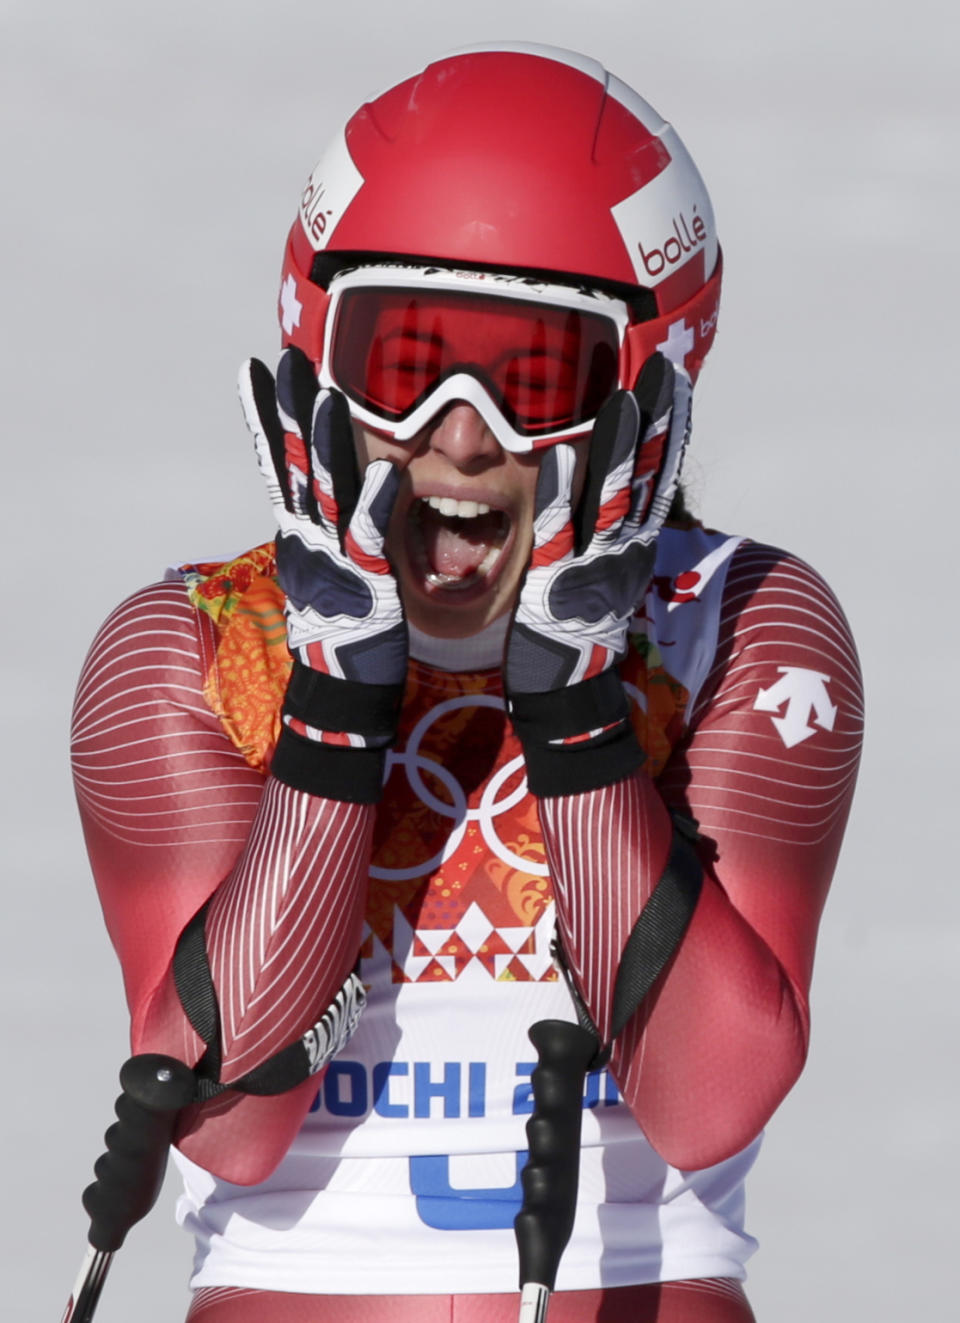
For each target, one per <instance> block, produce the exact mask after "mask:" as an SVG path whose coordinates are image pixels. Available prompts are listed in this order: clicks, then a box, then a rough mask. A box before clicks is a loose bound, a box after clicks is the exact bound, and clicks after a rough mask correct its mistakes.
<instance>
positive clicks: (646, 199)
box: [279, 44, 722, 386]
mask: <svg viewBox="0 0 960 1323" xmlns="http://www.w3.org/2000/svg"><path fill="white" fill-rule="evenodd" d="M398 261H399V262H403V263H413V264H416V265H419V266H421V267H422V266H425V265H427V264H437V265H439V266H441V267H446V268H464V269H467V270H471V269H472V270H479V271H493V272H497V271H499V272H513V273H517V272H519V273H528V274H531V275H536V276H538V277H540V278H542V279H544V280H548V281H551V282H555V283H559V284H566V285H573V286H586V287H591V288H596V289H598V290H600V291H606V292H608V293H613V294H615V295H616V296H618V297H619V298H621V299H626V300H627V303H628V306H629V307H630V308H631V309H632V310H633V316H632V317H631V320H630V324H629V325H628V326H627V327H626V331H625V334H623V336H622V337H621V339H622V343H621V345H620V350H619V360H620V361H619V385H621V386H631V385H633V384H634V382H635V380H636V377H637V374H638V372H639V370H640V367H641V366H642V364H643V363H644V361H645V360H646V359H647V358H648V357H649V356H650V354H651V353H653V352H654V351H655V350H657V349H659V350H660V351H661V352H662V353H664V354H665V355H666V357H668V358H669V359H670V360H671V361H672V362H674V363H676V364H678V365H680V366H682V367H684V368H685V369H686V371H687V372H688V373H689V374H690V376H691V378H692V379H694V380H695V379H696V376H697V373H698V372H699V370H700V366H701V364H702V362H703V359H704V357H705V355H706V353H707V351H708V350H709V348H710V345H711V343H712V341H713V337H714V333H715V329H716V321H717V308H718V304H719V298H720V279H721V265H722V263H721V256H720V249H719V245H718V242H717V237H716V228H715V224H714V217H713V209H712V207H711V204H710V199H709V196H708V194H707V191H706V188H705V186H704V184H703V181H702V179H701V177H700V174H699V172H698V171H697V168H696V166H695V165H694V163H693V161H692V160H691V158H690V156H689V154H688V152H687V150H686V148H685V147H684V146H683V144H682V142H681V141H680V139H679V137H678V136H677V134H676V132H675V131H674V129H673V128H672V127H671V126H670V125H669V124H668V123H666V122H665V121H664V120H663V119H662V118H661V117H660V116H659V115H658V114H657V112H656V111H655V110H654V109H653V108H652V107H651V106H650V105H649V104H648V103H647V102H646V101H644V100H643V99H642V98H641V97H640V96H639V95H638V94H637V93H636V92H634V91H633V90H632V89H631V88H629V87H627V86H626V84H624V83H623V82H621V81H620V80H619V79H618V78H615V77H614V76H613V75H611V74H609V73H607V71H606V70H605V69H604V68H603V67H602V66H601V65H600V64H598V63H597V62H596V61H594V60H592V59H589V58H588V57H586V56H582V55H578V54H575V53H574V52H571V51H565V50H559V49H556V48H553V47H548V46H540V45H532V44H499V45H495V46H472V47H468V48H466V49H464V50H461V51H457V52H454V53H453V54H451V55H448V56H445V57H443V58H441V59H439V60H436V61H434V62H433V63H431V64H429V65H427V67H426V68H425V69H423V70H422V71H421V72H420V73H418V74H416V75H415V76H414V77H412V78H409V79H407V80H405V81H404V82H402V83H399V84H398V85H397V86H395V87H392V88H390V89H389V90H388V91H386V92H384V93H382V94H381V95H380V96H378V97H376V98H375V99H374V100H372V101H370V102H368V103H366V104H365V105H363V106H361V108H360V109H359V110H358V111H357V112H356V114H355V115H353V116H352V118H351V119H350V120H349V121H348V122H347V124H346V127H345V129H344V130H343V131H342V132H341V133H339V134H338V135H337V136H336V137H335V138H334V140H333V141H332V142H331V143H330V145H329V147H328V148H327V150H326V152H325V153H324V155H323V157H322V158H321V160H320V163H319V164H318V165H317V167H316V169H315V170H314V171H313V173H312V175H311V176H310V178H309V180H308V181H307V184H306V187H305V188H304V190H303V193H302V195H301V198H300V206H299V210H298V214H297V218H296V220H295V221H294V223H293V226H292V228H291V230H290V235H289V238H288V241H287V247H286V252H285V256H284V264H283V273H282V278H281V287H280V296H279V316H280V323H281V328H282V332H283V343H284V345H289V344H293V345H296V346H297V347H299V348H300V349H302V350H303V351H304V352H305V353H306V354H307V356H308V357H309V358H310V359H311V360H312V361H313V362H314V363H315V364H316V365H317V367H318V370H319V368H320V365H321V363H322V361H323V356H324V324H325V320H326V315H327V310H328V305H329V293H328V291H327V288H326V286H327V284H328V283H329V281H330V278H331V276H332V275H333V273H334V272H335V271H337V270H338V269H343V268H349V267H353V266H370V265H375V264H383V263H385V262H398Z"/></svg>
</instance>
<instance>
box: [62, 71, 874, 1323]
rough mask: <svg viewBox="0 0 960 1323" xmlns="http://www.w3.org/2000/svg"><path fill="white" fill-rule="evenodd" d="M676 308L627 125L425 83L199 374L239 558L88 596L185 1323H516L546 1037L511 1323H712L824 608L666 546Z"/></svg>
mask: <svg viewBox="0 0 960 1323" xmlns="http://www.w3.org/2000/svg"><path fill="white" fill-rule="evenodd" d="M720 275H721V258H720V250H719V247H718V244H717V237H716V231H715V226H714V218H713V212H712V209H711V205H710V201H709V198H708V196H707V193H706V190H705V188H704V185H703V182H702V180H701V179H700V176H699V174H698V173H697V171H696V169H695V167H694V165H693V163H692V161H691V159H690V157H689V156H688V154H687V152H686V150H685V149H684V147H683V145H682V144H681V142H680V140H679V139H678V137H677V135H676V133H675V132H674V130H673V129H672V128H671V127H670V126H669V125H668V124H666V123H664V122H663V121H662V120H661V119H660V117H659V116H658V115H657V114H656V112H655V111H654V110H653V109H652V108H651V107H650V106H649V105H648V104H647V103H646V102H645V101H643V100H642V99H641V98H640V97H639V96H638V95H637V94H636V93H635V92H633V91H632V90H631V89H629V88H628V87H626V86H625V85H624V84H623V83H622V82H620V81H619V80H618V79H616V78H614V77H612V76H611V75H609V74H607V73H606V72H605V71H604V70H603V69H602V68H601V67H600V66H599V65H597V64H596V63H594V62H593V61H591V60H589V59H586V58H584V57H581V56H578V55H574V54H572V53H570V52H566V51H558V50H553V49H550V48H546V47H537V46H498V47H495V48H494V47H489V48H479V47H478V48H473V49H471V50H469V51H466V52H461V53H459V54H456V55H453V56H451V57H448V58H445V59H441V60H439V61H437V62H435V63H433V64H431V65H429V66H428V67H427V68H426V69H424V70H423V71H422V72H421V73H420V74H418V75H417V76H416V77H413V78H411V79H409V80H407V81H405V82H403V83H401V84H400V85H399V86H397V87H394V88H392V89H391V90H389V91H387V92H385V93H384V94H383V95H381V96H380V97H378V98H377V99H376V100H374V101H372V102H371V103H369V104H367V105H365V106H363V107H362V108H361V109H360V110H359V111H358V112H357V113H356V115H354V116H353V118H352V119H351V120H350V121H349V123H348V124H347V126H346V130H345V132H343V133H341V134H340V135H339V136H338V137H337V138H336V139H335V141H334V142H333V144H332V145H331V146H330V148H329V149H328V151H327V153H326V154H325V156H324V157H323V159H322V160H321V162H320V164H319V166H318V167H317V169H316V170H315V171H314V173H313V175H312V176H311V178H310V180H309V182H308V184H307V186H306V188H305V190H304V192H303V195H302V198H301V201H300V207H299V213H298V216H297V219H296V220H295V222H294V225H293V228H292V230H291V233H290V238H289V242H288V245H287V249H286V255H285V261H284V269H283V276H282V283H281V289H280V301H279V309H280V318H281V324H282V328H283V336H284V345H285V349H284V353H283V356H282V358H281V360H280V363H279V367H278V370H277V377H276V382H274V378H273V376H272V375H271V374H270V372H268V370H267V369H266V368H265V367H264V366H263V364H261V363H258V362H256V361H251V362H250V363H248V364H247V365H246V366H245V368H244V370H243V371H242V373H241V397H242V402H243V406H244V410H245V414H246V418H247V421H248V424H249V426H250V428H251V430H252V432H253V434H254V438H255V442H256V450H257V455H258V460H259V464H260V467H261V470H262V471H263V473H264V476H265V478H266V482H267V486H268V488H269V491H270V495H271V498H272V501H273V504H274V508H275V511H276V514H277V519H278V524H279V530H278V534H277V537H276V540H275V542H270V543H267V544H264V545H262V546H258V547H256V548H254V549H253V550H250V551H247V552H246V553H244V554H243V555H240V556H238V557H237V558H236V559H235V560H233V561H231V562H230V563H228V564H203V565H190V566H185V567H183V568H182V569H181V570H180V571H179V572H178V573H177V575H176V576H174V577H173V578H171V579H169V580H168V581H165V582H163V583H162V584H157V585H154V586H152V587H149V588H147V589H145V590H144V591H142V592H140V593H137V594H135V595H134V596H133V597H132V598H130V599H129V600H128V601H126V602H125V603H123V604H122V605H121V606H120V607H119V608H118V609H117V611H115V612H114V614H113V615H112V616H111V617H110V618H109V620H108V621H107V622H106V624H105V625H104V626H103V628H102V630H101V631H100V633H99V634H98V636H97V638H96V640H95V642H94V644H93V647H92V649H91V652H90V655H89V658H88V661H87V663H86V667H85V670H84V673H83V676H82V678H81V682H80V687H79V692H78V697H77V704H76V713H75V730H74V760H75V768H76V780H77V789H78V796H79V801H80V806H81V812H82V815H83V821H84V829H85V833H86V840H87V845H88V849H89V853H90V859H91V862H92V866H93V870H94V873H95V876H96V880H97V885H98V888H99V891H100V896H101V899H102V903H103V908H104V912H105V915H106V920H107V924H108V927H109V930H110V934H111V937H112V939H113V942H114V944H115V946H116V949H117V951H118V954H119V957H120V960H121V962H122V966H123V971H124V977H125V983H126V991H127V996H128V1000H129V1005H130V1010H131V1016H132V1039H133V1047H134V1051H135V1052H137V1053H146V1052H159V1053H163V1054H166V1055H168V1056H173V1057H176V1058H178V1059H179V1060H180V1061H182V1062H183V1063H185V1064H186V1065H187V1066H189V1067H190V1068H191V1069H192V1070H193V1071H194V1076H195V1079H196V1091H195V1094H194V1102H193V1103H192V1104H191V1105H190V1106H188V1107H187V1108H185V1109H184V1110H183V1111H182V1112H180V1114H179V1116H178V1119H177V1123H176V1132H175V1145H176V1149H175V1153H176V1161H177V1163H178V1165H179V1166H180V1168H181V1169H182V1173H183V1177H184V1182H185V1194H184V1196H183V1198H182V1199H181V1201H180V1206H179V1215H180V1219H181V1221H182V1222H183V1224H184V1225H185V1226H186V1227H187V1228H188V1229H189V1230H190V1231H191V1232H192V1233H193V1234H194V1236H195V1237H196V1243H197V1256H196V1264H195V1274H194V1277H193V1282H192V1285H193V1287H194V1299H193V1304H192V1306H191V1309H190V1313H189V1320H190V1323H253V1321H254V1320H256V1323H262V1321H263V1320H270V1323H334V1320H336V1323H387V1321H388V1320H389V1323H405V1321H406V1320H411V1321H412V1320H416V1323H433V1321H434V1320H437V1321H439V1320H441V1319H442V1320H449V1319H454V1320H457V1321H458V1323H466V1321H467V1320H479V1319H483V1320H485V1323H501V1320H512V1319H513V1318H515V1317H516V1310H517V1297H516V1294H515V1286H516V1248H515V1244H514V1238H513V1231H512V1227H513V1221H514V1217H515V1216H516V1213H517V1211H518V1209H519V1207H520V1202H521V1189H520V1172H521V1170H522V1169H523V1166H524V1162H525V1160H526V1153H525V1150H526V1142H527V1141H526V1138H525V1135H524V1124H525V1122H526V1120H527V1119H528V1117H529V1114H530V1112H531V1110H532V1101H531V1083H530V1073H531V1070H532V1066H533V1063H534V1060H535V1055H534V1053H533V1049H532V1048H531V1046H530V1042H529V1039H528V1037H527V1031H528V1029H529V1028H530V1026H531V1025H532V1024H534V1023H535V1022H537V1021H541V1020H544V1019H553V1020H564V1021H571V1022H573V1021H577V1020H579V1021H580V1022H581V1023H582V1024H584V1025H589V1026H591V1027H592V1031H595V1035H596V1041H597V1045H598V1049H599V1050H598V1052H597V1055H596V1059H595V1061H594V1062H593V1063H592V1064H593V1066H594V1069H592V1070H591V1072H590V1074H589V1075H588V1077H587V1084H586V1088H585V1091H584V1099H583V1108H584V1115H583V1127H582V1153H581V1160H580V1185H579V1201H578V1205H577V1216H576V1222H575V1225H574V1229H573V1234H572V1237H571V1239H570V1242H569V1246H568V1248H567V1250H566V1254H565V1256H564V1258H563V1261H562V1264H561V1267H560V1276H559V1280H558V1283H557V1285H558V1290H557V1292H556V1295H555V1297H554V1300H553V1303H552V1305H551V1323H572V1321H573V1320H577V1321H578V1323H580V1321H581V1320H589V1319H597V1320H600V1319H602V1320H605V1321H607V1323H617V1321H619V1320H623V1321H624V1323H625V1321H626V1320H630V1323H654V1321H655V1320H656V1323H744V1320H750V1319H752V1317H753V1315H752V1313H751V1310H750V1307H749V1305H748V1303H747V1301H746V1298H745V1296H744V1293H743V1290H742V1286H741V1282H742V1280H743V1278H744V1276H745V1270H744V1265H745V1262H746V1260H747V1258H748V1256H749V1255H750V1253H751V1252H752V1250H753V1248H754V1242H753V1240H752V1239H751V1238H750V1237H749V1236H748V1235H747V1233H746V1232H745V1230H744V1225H743V1185H744V1179H745V1177H746V1174H747V1172H748V1170H749V1168H750V1167H751V1165H752V1163H753V1161H754V1159H755V1157H756V1153H757V1149H758V1146H759V1143H760V1139H759V1136H760V1133H761V1130H762V1127H763V1126H764V1124H765V1123H766V1121H767V1119H768V1118H769V1117H770V1115H771V1114H772V1112H773V1111H774V1109H775V1108H776V1107H777V1105H778V1104H779V1102H780V1100H781V1099H782V1098H783V1097H784V1095H785V1094H786V1092H787V1091H788V1090H789V1088H790V1087H791V1085H792V1084H793V1082H794V1081H795V1079H796V1078H797V1076H798V1074H799V1072H800V1070H801V1068H802V1065H803V1061H804V1056H805V1053H806V1048H807V1039H808V1028H809V1023H808V1002H807V994H808V987H809V981H810V975H811V967H812V960H813V951H814V942H815V935H816V929H817V923H818V919H819V915H820V911H821V908H822V905H823V901H824V897H825V894H826V891H827V887H828V885H829V882H830V878H831V874H832V872H833V869H834V865H835V862H836V858H837V853H838V850H839V846H840V841H841V836H842V833H843V828H844V824H845V820H846V817H847V812H848V808H849V804H850V799H851V795H852V792H853V785H854V779H855V774H856V766H857V757H858V748H859V732H860V722H861V694H860V687H859V676H858V667H857V659H856V654H855V651H854V648H853V644H852V642H851V639H850V636H849V632H848V629H847V625H846V622H845V620H844V617H843V615H842V613H841V611H840V609H839V608H838V606H837V604H836V602H835V601H834V599H833V597H832V596H831V594H830V592H829V590H828V589H827V588H826V586H825V585H824V584H823V582H822V580H821V579H820V578H819V577H818V576H817V575H816V574H815V573H814V572H813V571H812V570H811V569H809V568H808V567H807V566H806V565H804V564H803V563H802V562H800V561H798V560H797V559H795V558H794V557H792V556H790V555H788V554H785V553H784V552H782V551H778V550H775V549H773V548H771V547H767V546H761V545H758V544H756V543H753V542H751V541H749V540H747V539H745V538H743V537H737V536H729V535H727V534H724V533H719V532H714V531H710V530H707V529H705V528H703V527H702V526H701V525H700V524H698V523H697V522H695V521H694V520H693V519H691V518H690V517H689V516H688V515H687V513H686V511H685V510H684V507H683V500H682V495H681V494H680V490H679V487H678V476H679V471H680V464H681V460H682V456H683V450H684V446H685V444H686V440H687V436H688V432H689V416H690V394H691V386H692V383H693V382H694V381H695V379H696V376H697V373H698V372H699V369H700V367H701V364H702V362H703V359H704V356H705V355H706V353H707V351H708V349H709V348H710V344H711V342H712V339H713V335H714V331H715V327H716V318H717V306H718V300H719V292H720ZM678 859H679V860H681V861H683V860H686V865H685V867H686V868H687V870H688V871H689V868H690V861H691V860H693V865H692V866H693V868H694V869H695V871H696V875H697V876H696V885H697V886H698V887H699V893H698V895H697V893H696V892H694V894H695V895H696V901H695V907H694V908H693V910H692V917H690V918H689V923H688V926H687V927H686V930H685V932H684V934H683V936H682V938H681V939H680V940H679V943H678V944H677V945H676V946H675V949H674V950H673V952H672V955H670V958H669V960H668V962H667V964H666V968H665V969H664V970H663V972H662V973H661V974H660V976H659V977H658V978H657V979H656V981H655V983H654V986H653V988H652V991H651V993H650V995H649V996H647V997H646V998H644V999H643V1001H642V1002H641V1004H639V1006H638V1005H637V1004H636V1002H634V1003H632V1004H631V1003H629V1000H628V1003H627V1005H626V1013H627V1014H626V1023H625V1024H623V1023H622V1022H623V1019H624V1009H623V1003H622V1001H621V1000H620V995H621V994H620V989H619V988H618V984H617V974H618V970H620V969H621V967H622V966H623V965H625V964H626V963H627V962H628V956H630V952H629V950H628V948H629V947H630V941H629V939H630V937H631V933H632V932H633V931H634V928H635V925H637V923H638V920H639V919H640V916H641V915H642V914H643V913H644V912H645V907H646V906H647V902H648V900H649V898H650V897H651V895H652V894H653V893H654V890H655V888H657V885H658V883H659V882H660V880H661V878H662V877H668V878H669V877H670V876H672V875H673V874H672V872H671V870H673V872H674V873H675V872H676V866H677V860H678ZM681 871H682V870H681ZM635 954H636V953H635V952H634V953H633V956H635ZM633 956H631V958H633ZM622 982H623V980H621V983H622ZM627 982H629V979H628V980H627ZM104 1182H106V1175H105V1176H104ZM93 1200H94V1202H95V1201H96V1195H94V1197H93Z"/></svg>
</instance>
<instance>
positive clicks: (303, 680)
mask: <svg viewBox="0 0 960 1323" xmlns="http://www.w3.org/2000/svg"><path fill="white" fill-rule="evenodd" d="M403 689H404V686H403V685H402V684H363V683H361V681H359V680H342V679H339V678H338V677H337V676H334V675H328V674H327V673H326V672H324V671H314V670H312V669H311V668H310V667H309V666H304V664H303V662H301V661H299V660H298V659H296V658H294V662H293V670H292V672H291V674H290V679H289V681H288V683H287V692H286V696H285V697H284V700H283V715H284V716H285V717H295V718H296V719H297V720H298V721H302V722H303V723H304V725H306V726H315V727H316V728H317V729H319V730H332V731H349V732H351V733H353V734H356V735H362V736H364V738H365V739H367V740H368V741H370V742H372V743H376V744H392V743H393V740H394V737H395V735H396V733H397V722H398V721H399V719H400V706H401V704H402V702H403Z"/></svg>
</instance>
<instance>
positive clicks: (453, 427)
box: [429, 401, 500, 470]
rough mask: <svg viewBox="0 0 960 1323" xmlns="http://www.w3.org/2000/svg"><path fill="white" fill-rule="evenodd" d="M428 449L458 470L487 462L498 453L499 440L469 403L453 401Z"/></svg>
mask: <svg viewBox="0 0 960 1323" xmlns="http://www.w3.org/2000/svg"><path fill="white" fill-rule="evenodd" d="M429 445H430V449H431V450H435V451H438V452H439V453H440V454H441V455H443V456H444V457H445V458H446V459H448V460H449V461H450V463H451V464H453V465H454V466H455V467H456V468H458V469H465V470H466V469H470V468H477V467H479V466H482V465H484V464H489V463H490V462H491V461H492V460H495V459H496V458H497V457H498V456H499V454H500V442H499V441H498V440H497V438H496V437H495V436H494V435H493V433H492V432H491V431H490V428H489V427H488V426H487V424H486V423H485V422H484V420H483V418H482V416H481V415H480V414H479V413H478V412H477V410H476V409H475V408H474V407H473V405H472V404H467V403H466V402H465V401H460V402H454V403H453V404H451V405H450V407H449V408H448V409H446V410H445V411H444V413H443V414H442V416H441V418H440V420H439V422H438V423H437V425H436V427H435V428H434V429H433V431H432V432H431V434H430V441H429Z"/></svg>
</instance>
